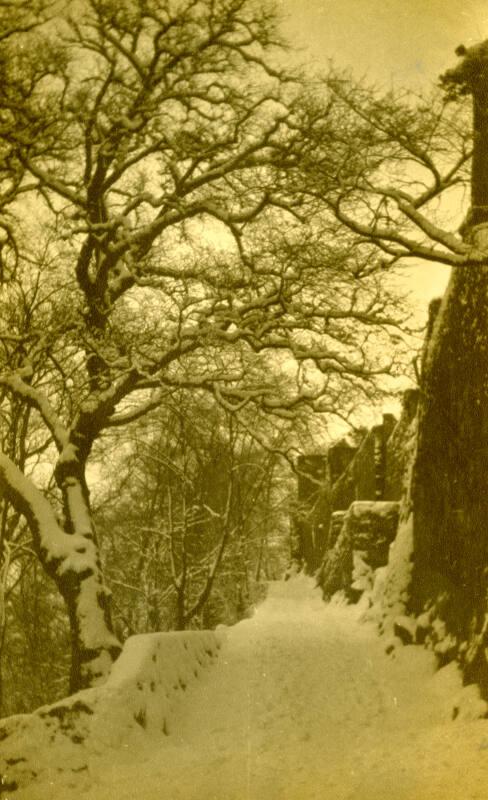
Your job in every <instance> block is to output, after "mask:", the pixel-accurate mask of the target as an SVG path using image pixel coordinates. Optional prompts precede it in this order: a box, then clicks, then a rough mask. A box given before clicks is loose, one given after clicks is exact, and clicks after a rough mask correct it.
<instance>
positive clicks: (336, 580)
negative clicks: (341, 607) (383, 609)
mask: <svg viewBox="0 0 488 800" xmlns="http://www.w3.org/2000/svg"><path fill="white" fill-rule="evenodd" d="M398 512H399V503H396V502H385V501H374V500H373V501H364V500H363V501H356V502H354V503H352V504H351V505H350V507H349V509H348V511H347V512H346V513H343V512H342V513H341V514H340V515H339V512H336V514H335V515H334V516H333V518H332V524H331V528H333V527H334V526H335V527H336V528H337V527H338V524H339V523H341V529H340V531H339V534H338V536H337V538H336V539H335V542H334V544H333V546H332V547H331V548H330V549H329V550H328V551H327V553H326V556H325V558H324V561H323V564H322V567H321V569H320V572H319V574H318V582H319V585H320V586H321V588H322V591H323V593H324V597H326V598H329V597H332V595H333V594H335V593H336V592H338V591H341V590H342V591H344V592H345V594H346V596H347V597H348V598H349V599H351V600H356V599H358V597H359V595H360V594H361V593H362V592H363V591H365V590H366V589H367V588H371V587H372V583H373V573H374V571H375V570H376V569H378V567H382V566H384V565H385V564H386V563H387V561H388V550H389V547H390V544H391V543H392V542H393V540H394V538H395V535H396V531H397V526H398ZM334 534H335V531H334ZM330 541H331V542H332V537H331V539H330Z"/></svg>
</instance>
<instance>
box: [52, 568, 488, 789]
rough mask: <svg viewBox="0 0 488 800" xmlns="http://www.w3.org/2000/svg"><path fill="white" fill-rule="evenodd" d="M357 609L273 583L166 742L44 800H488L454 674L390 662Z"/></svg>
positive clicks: (419, 656)
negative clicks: (456, 709)
mask: <svg viewBox="0 0 488 800" xmlns="http://www.w3.org/2000/svg"><path fill="white" fill-rule="evenodd" d="M355 613H357V612H355V610H354V609H353V608H351V607H342V606H334V605H331V606H324V605H323V603H322V602H321V600H320V599H319V597H318V594H317V593H316V592H312V591H311V583H310V581H308V580H306V579H297V580H295V581H292V582H290V583H287V584H276V585H275V586H273V587H272V590H271V596H270V598H268V600H267V601H266V602H265V603H264V604H263V606H262V607H261V608H260V609H259V610H258V612H257V613H256V615H255V616H254V617H253V619H251V620H246V621H244V622H242V623H240V624H239V625H236V626H235V627H233V628H231V629H229V630H228V635H227V641H226V643H225V644H224V646H223V648H222V652H221V655H220V657H219V660H218V662H217V663H216V665H215V666H214V667H212V668H211V669H209V670H208V671H207V672H206V674H205V675H204V676H203V677H202V678H201V680H200V681H198V682H197V684H195V685H194V686H193V687H192V688H191V689H189V690H187V692H186V693H185V694H184V696H183V699H182V700H181V701H180V704H179V706H178V708H176V709H175V714H174V716H173V720H172V723H171V726H170V730H169V734H170V735H169V736H166V737H164V736H161V739H160V740H155V739H154V738H152V739H150V740H149V737H147V738H148V741H147V742H146V743H145V744H143V740H141V743H140V745H137V746H135V747H133V748H132V749H131V750H130V752H129V751H128V750H126V751H125V752H122V753H119V754H117V755H116V757H115V759H114V757H113V753H112V754H111V756H110V759H109V758H108V757H107V758H100V760H97V762H96V763H92V764H90V767H89V774H86V773H85V774H84V776H79V780H80V782H79V783H75V784H74V785H73V789H72V790H71V791H70V790H69V789H68V788H67V787H66V786H65V787H64V788H63V791H62V792H61V791H60V793H59V795H58V794H55V789H54V787H53V793H52V794H50V795H49V800H51V798H57V797H63V798H66V800H68V798H71V797H76V798H90V800H112V798H117V800H315V799H316V798H317V800H318V799H319V798H320V800H346V799H349V798H350V800H352V798H354V800H373V798H374V800H386V799H387V798H388V800H441V798H442V799H443V800H450V799H452V800H458V799H459V800H485V798H487V797H488V722H487V721H486V720H475V721H462V720H460V719H457V720H456V721H455V722H452V721H451V716H452V708H453V700H454V698H455V696H456V693H458V692H459V691H460V684H459V679H458V677H457V674H456V671H455V669H454V668H452V667H449V668H446V669H445V670H442V671H441V672H440V673H437V674H435V675H434V672H433V662H432V659H431V656H429V655H428V654H427V653H426V652H425V651H422V650H420V648H413V647H407V648H400V649H399V650H397V651H396V657H395V658H392V657H391V656H387V655H386V654H385V652H384V647H385V645H384V642H381V640H379V639H378V638H377V637H376V635H375V634H374V632H373V630H372V629H371V628H370V627H369V626H367V625H361V624H359V623H357V622H356V620H355V618H354V615H355ZM77 780H78V779H77ZM75 787H76V788H75ZM73 790H74V791H73ZM46 800H47V798H46Z"/></svg>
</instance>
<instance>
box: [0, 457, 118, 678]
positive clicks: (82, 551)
mask: <svg viewBox="0 0 488 800" xmlns="http://www.w3.org/2000/svg"><path fill="white" fill-rule="evenodd" d="M67 463H68V462H67V461H65V462H64V465H65V467H64V470H63V478H62V481H61V483H62V485H63V497H64V505H65V509H66V512H67V514H66V517H67V518H66V531H68V532H66V531H65V530H63V528H62V527H61V525H60V523H59V522H58V520H57V518H56V514H55V512H54V510H53V508H52V507H51V504H50V503H49V502H48V500H47V499H46V498H45V497H44V496H43V494H42V492H40V491H39V489H37V488H36V486H35V485H34V484H33V483H32V481H31V480H30V479H29V478H27V477H26V476H25V475H24V474H23V473H22V472H21V471H20V470H19V469H18V467H16V466H15V464H13V462H12V461H10V459H9V458H8V457H7V456H5V455H3V454H0V490H2V492H3V493H4V494H5V495H6V496H7V498H8V499H9V500H10V501H11V502H12V504H13V505H14V506H15V507H16V508H17V509H18V511H19V512H20V513H22V514H23V515H24V516H25V518H26V520H27V522H28V524H29V527H30V530H31V533H32V537H33V543H34V548H35V550H36V552H37V554H38V556H39V558H40V560H41V562H42V564H43V566H44V568H45V570H46V572H47V573H48V574H49V575H50V576H51V577H52V578H53V579H54V581H55V582H56V584H57V586H58V588H59V591H60V592H61V594H62V596H63V598H64V600H65V602H66V605H67V609H68V616H69V620H70V626H71V647H72V665H71V676H70V691H71V692H75V691H78V690H79V689H82V688H85V687H87V686H93V685H95V684H96V683H98V682H100V681H103V680H104V679H105V678H106V676H107V674H108V672H109V671H110V667H111V665H112V663H113V661H114V660H115V658H116V657H117V656H118V654H119V653H120V649H121V647H120V643H119V641H118V640H117V638H116V637H115V636H114V633H113V629H112V624H111V620H110V608H109V598H110V595H109V592H108V591H107V589H106V588H105V586H104V583H103V578H102V574H101V569H100V564H99V560H98V551H97V546H96V541H95V536H94V530H93V525H92V522H91V515H90V508H89V503H88V497H87V493H86V488H85V487H84V482H83V481H82V479H81V478H80V477H79V476H78V477H76V476H75V475H74V474H73V470H71V469H66V464H67Z"/></svg>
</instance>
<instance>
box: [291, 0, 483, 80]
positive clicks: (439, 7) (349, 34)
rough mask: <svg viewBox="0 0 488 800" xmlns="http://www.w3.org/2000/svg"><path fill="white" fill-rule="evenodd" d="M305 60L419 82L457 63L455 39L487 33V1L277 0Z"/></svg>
mask: <svg viewBox="0 0 488 800" xmlns="http://www.w3.org/2000/svg"><path fill="white" fill-rule="evenodd" d="M277 2H278V7H279V8H280V9H281V10H282V12H283V13H284V14H286V15H288V21H287V23H286V25H285V32H286V35H287V38H288V39H289V40H290V42H292V43H294V44H296V45H298V46H299V47H300V48H302V52H303V56H304V60H308V59H310V60H311V61H312V63H314V64H316V65H320V63H323V64H326V63H327V60H328V59H329V58H332V59H333V61H334V62H335V63H336V64H337V66H350V67H353V68H354V69H355V71H356V72H357V74H358V76H361V75H368V76H369V77H370V78H371V79H372V80H375V81H376V80H381V81H385V82H390V80H391V76H393V79H394V80H395V82H399V83H402V84H409V85H411V86H412V87H415V88H417V87H419V86H420V85H422V84H423V85H425V84H426V83H429V82H435V81H436V80H437V77H438V75H439V73H440V72H442V71H443V70H445V69H446V68H448V67H449V66H452V65H453V64H454V63H456V60H457V59H456V56H455V54H454V50H455V48H456V47H457V46H458V45H459V44H461V43H462V44H464V45H466V46H469V45H472V44H475V43H476V42H479V41H481V40H483V39H484V38H487V37H488V2H487V0H277Z"/></svg>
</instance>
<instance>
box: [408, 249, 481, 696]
mask: <svg viewBox="0 0 488 800" xmlns="http://www.w3.org/2000/svg"><path fill="white" fill-rule="evenodd" d="M485 235H486V234H485ZM487 299H488V268H486V267H477V268H476V269H473V270H471V269H466V270H457V271H455V272H454V273H453V275H452V278H451V281H450V285H449V287H448V290H447V292H446V295H445V297H444V299H443V301H442V305H441V308H440V310H439V313H438V315H437V319H436V322H435V325H434V327H433V331H432V336H431V339H430V342H429V345H428V348H427V350H426V355H425V359H424V371H423V380H422V390H423V391H422V399H421V404H420V413H419V434H418V442H417V454H416V458H415V462H414V467H413V482H412V497H411V501H412V508H413V521H414V531H413V534H414V535H413V572H412V584H411V591H410V597H411V599H410V603H409V609H408V610H409V611H410V612H411V613H413V614H415V615H419V614H421V613H423V612H426V611H429V613H430V615H431V617H432V618H433V619H441V620H442V621H443V623H444V624H445V626H446V631H447V635H448V636H449V637H451V638H452V637H454V638H455V640H456V642H457V656H458V657H459V658H460V660H461V662H462V663H463V666H464V671H465V676H466V679H467V680H469V681H476V682H479V683H480V684H481V685H482V687H483V690H484V692H485V694H488V665H487V661H486V657H485V649H486V647H487V646H488V624H487V621H486V620H487V617H486V615H487V588H488V581H487V577H488V571H487V567H488V491H487V476H488V302H487Z"/></svg>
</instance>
